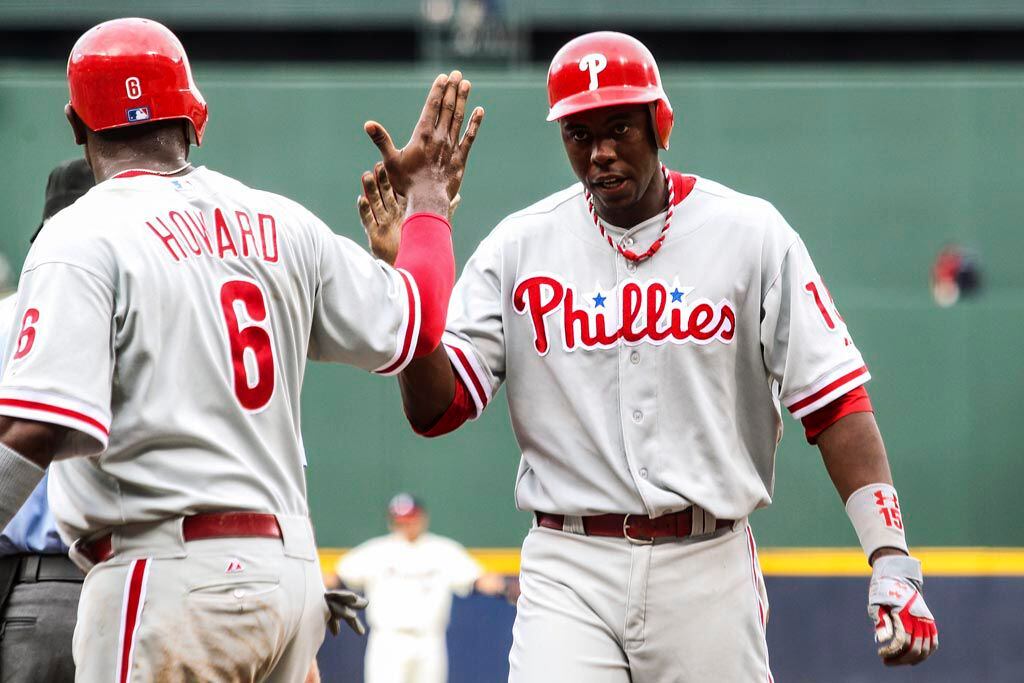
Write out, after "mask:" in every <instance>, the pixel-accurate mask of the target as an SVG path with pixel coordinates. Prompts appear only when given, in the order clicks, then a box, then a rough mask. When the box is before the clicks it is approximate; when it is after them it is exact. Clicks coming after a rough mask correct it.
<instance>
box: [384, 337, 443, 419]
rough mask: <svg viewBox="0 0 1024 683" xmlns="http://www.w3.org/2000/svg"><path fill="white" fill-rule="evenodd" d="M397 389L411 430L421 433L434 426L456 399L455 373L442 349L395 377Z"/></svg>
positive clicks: (418, 359)
mask: <svg viewBox="0 0 1024 683" xmlns="http://www.w3.org/2000/svg"><path fill="white" fill-rule="evenodd" d="M398 386H399V387H400V388H401V390H402V406H403V407H404V408H405V414H406V417H407V418H408V419H409V423H410V424H411V425H412V426H413V428H414V429H416V430H417V431H419V432H424V431H426V430H428V429H429V428H430V427H431V426H433V425H434V424H436V423H437V421H438V420H439V419H440V418H441V416H442V415H444V413H445V411H446V410H448V407H449V406H450V405H451V404H452V401H453V400H454V398H455V371H454V370H453V369H452V364H451V361H449V360H448V354H447V353H446V352H445V350H444V347H443V346H438V347H437V348H436V349H434V351H433V352H431V353H429V354H427V355H426V356H423V357H422V358H416V359H414V360H413V361H412V362H411V363H409V365H408V366H407V367H406V368H405V370H403V371H402V373H401V374H400V375H399V376H398Z"/></svg>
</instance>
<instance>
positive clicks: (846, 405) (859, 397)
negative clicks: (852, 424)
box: [800, 385, 875, 444]
mask: <svg viewBox="0 0 1024 683" xmlns="http://www.w3.org/2000/svg"><path fill="white" fill-rule="evenodd" d="M873 412H875V411H874V408H872V407H871V399H870V398H869V397H868V390H867V389H865V388H864V385H860V386H859V387H857V388H855V389H851V390H850V391H848V392H846V393H845V394H843V395H842V396H840V397H839V398H837V399H836V400H834V401H832V402H831V403H828V404H826V405H824V406H822V407H821V408H818V409H817V410H815V411H814V412H813V413H810V414H809V415H805V416H804V417H803V418H801V420H800V421H801V422H803V425H804V434H805V436H806V437H807V443H809V444H814V443H816V442H817V441H818V436H820V435H821V433H822V432H823V431H825V430H826V429H828V428H829V427H831V426H832V425H834V424H835V423H836V422H838V421H839V420H840V418H843V417H846V416H847V415H852V414H853V413H873Z"/></svg>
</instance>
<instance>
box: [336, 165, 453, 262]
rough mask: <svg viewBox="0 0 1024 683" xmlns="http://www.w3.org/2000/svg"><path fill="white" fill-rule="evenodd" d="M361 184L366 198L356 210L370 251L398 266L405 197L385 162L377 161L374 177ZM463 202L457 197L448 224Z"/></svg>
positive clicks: (366, 176) (368, 176)
mask: <svg viewBox="0 0 1024 683" xmlns="http://www.w3.org/2000/svg"><path fill="white" fill-rule="evenodd" d="M362 182H363V194H361V195H359V199H358V200H356V207H357V208H358V209H359V221H360V222H361V223H362V224H363V230H365V231H366V236H367V238H369V240H370V251H371V252H373V255H374V256H376V257H377V258H379V259H381V260H382V261H385V262H387V263H389V264H391V265H395V258H397V256H398V244H399V242H400V241H401V238H402V222H403V221H404V220H405V208H406V201H405V197H402V196H401V195H399V194H397V193H396V192H395V191H394V188H392V187H391V182H390V181H389V180H388V174H387V172H386V171H385V170H384V164H383V162H380V161H378V162H377V163H376V164H375V165H374V167H373V172H372V173H371V172H370V171H366V172H365V173H363V176H362ZM461 201H462V196H461V195H458V194H456V195H455V198H454V199H452V201H451V204H450V205H449V207H448V220H451V218H452V216H453V215H455V209H457V208H458V206H459V202H461Z"/></svg>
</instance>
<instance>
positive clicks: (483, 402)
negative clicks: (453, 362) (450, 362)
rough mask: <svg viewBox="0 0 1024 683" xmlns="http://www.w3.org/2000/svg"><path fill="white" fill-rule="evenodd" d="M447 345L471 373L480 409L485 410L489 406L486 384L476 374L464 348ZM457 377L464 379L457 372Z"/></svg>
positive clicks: (463, 366)
mask: <svg viewBox="0 0 1024 683" xmlns="http://www.w3.org/2000/svg"><path fill="white" fill-rule="evenodd" d="M445 346H446V347H447V348H449V349H451V350H452V352H453V353H454V354H455V357H456V358H458V359H459V364H460V365H462V368H463V369H464V370H465V371H466V374H467V375H469V378H470V379H471V380H472V381H473V389H474V391H475V392H476V396H477V398H478V399H480V410H481V411H483V409H484V408H486V407H487V392H486V391H485V390H484V385H483V384H481V383H480V378H479V377H477V376H476V372H475V371H474V370H473V366H472V365H470V364H469V359H468V358H466V354H465V353H463V351H462V349H460V348H459V347H457V346H450V345H447V344H446V345H445ZM456 377H457V378H458V379H462V378H461V377H460V376H459V375H458V374H457V373H456Z"/></svg>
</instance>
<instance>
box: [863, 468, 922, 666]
mask: <svg viewBox="0 0 1024 683" xmlns="http://www.w3.org/2000/svg"><path fill="white" fill-rule="evenodd" d="M846 512H847V514H848V515H849V516H850V521H851V522H853V527H854V529H855V530H856V531H857V538H858V539H860V544H861V547H863V548H864V554H865V555H867V557H868V559H869V560H870V558H871V556H872V555H873V554H874V553H875V551H877V550H879V549H881V548H895V549H897V550H900V551H902V552H903V553H907V554H906V555H903V554H899V555H884V556H882V557H879V558H878V559H876V560H875V562H874V565H873V566H872V573H871V585H870V587H869V589H868V617H869V618H870V619H871V623H872V625H873V626H874V628H875V641H876V642H877V643H878V645H879V648H878V654H879V655H880V656H881V657H882V658H883V659H885V660H886V661H888V662H895V663H913V661H920V659H923V658H924V657H927V656H928V655H930V654H931V652H932V651H934V650H935V649H936V648H937V647H938V646H939V633H938V629H937V628H936V626H935V619H934V617H933V616H932V613H931V611H930V610H929V609H928V606H927V605H926V604H925V602H924V595H923V593H922V588H923V586H924V576H923V574H922V573H921V563H920V562H919V561H918V560H917V559H915V558H913V557H910V556H909V552H908V550H907V540H906V536H905V534H904V530H903V515H902V513H901V511H900V503H899V497H898V496H897V495H896V489H895V488H893V486H892V485H891V484H882V483H879V484H869V485H867V486H863V487H861V488H859V489H857V490H856V491H854V492H853V493H852V494H851V495H850V497H849V498H848V499H847V501H846ZM902 659H906V661H901V660H902Z"/></svg>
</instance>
